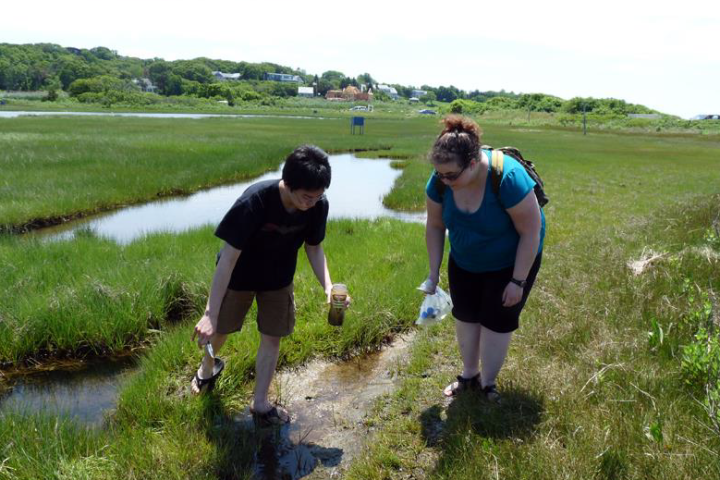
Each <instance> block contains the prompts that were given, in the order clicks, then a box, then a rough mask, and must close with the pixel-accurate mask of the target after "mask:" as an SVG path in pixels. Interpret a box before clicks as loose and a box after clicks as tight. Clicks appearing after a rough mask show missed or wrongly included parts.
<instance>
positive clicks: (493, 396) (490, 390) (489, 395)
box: [482, 385, 502, 404]
mask: <svg viewBox="0 0 720 480" xmlns="http://www.w3.org/2000/svg"><path fill="white" fill-rule="evenodd" d="M482 393H483V395H485V399H486V400H487V401H488V402H492V403H498V404H499V403H501V400H502V397H501V395H500V392H498V391H497V387H496V386H495V385H488V386H486V387H483V389H482Z"/></svg>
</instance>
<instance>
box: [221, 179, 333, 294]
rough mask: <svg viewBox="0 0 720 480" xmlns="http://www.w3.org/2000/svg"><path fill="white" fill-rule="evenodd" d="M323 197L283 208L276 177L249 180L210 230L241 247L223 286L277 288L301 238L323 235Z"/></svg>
mask: <svg viewBox="0 0 720 480" xmlns="http://www.w3.org/2000/svg"><path fill="white" fill-rule="evenodd" d="M328 207H329V204H328V201H327V199H326V198H325V197H323V198H321V199H320V200H319V201H318V202H317V203H316V204H315V205H314V206H313V207H312V208H310V209H308V210H306V211H300V210H297V211H295V212H292V213H289V212H288V211H287V210H285V207H284V206H283V204H282V200H281V199H280V181H279V180H267V181H264V182H258V183H256V184H254V185H251V186H249V187H248V188H247V190H245V192H243V194H242V196H241V197H240V198H238V199H237V201H236V202H235V205H233V206H232V208H231V209H230V210H229V211H228V213H226V214H225V217H224V218H223V219H222V221H221V222H220V225H218V227H217V230H215V235H216V236H217V237H219V238H221V239H223V240H225V241H226V242H227V243H229V244H230V245H231V246H233V247H235V248H237V249H238V250H242V253H241V254H240V257H239V258H238V262H237V264H236V265H235V269H234V270H233V273H232V277H231V278H230V284H229V285H228V288H230V289H231V290H250V291H262V290H278V289H281V288H284V287H287V286H288V285H290V284H291V283H292V281H293V277H294V276H295V268H296V266H297V252H298V250H299V249H300V247H301V246H302V244H303V242H304V243H307V244H308V245H318V244H319V243H320V242H322V241H323V240H324V239H325V225H326V223H327V215H328Z"/></svg>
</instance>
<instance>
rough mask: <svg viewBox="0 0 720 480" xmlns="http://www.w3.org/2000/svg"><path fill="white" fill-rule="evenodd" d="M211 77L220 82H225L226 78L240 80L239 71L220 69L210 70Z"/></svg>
mask: <svg viewBox="0 0 720 480" xmlns="http://www.w3.org/2000/svg"><path fill="white" fill-rule="evenodd" d="M212 74H213V77H215V79H216V80H220V81H221V82H227V81H228V80H240V76H241V75H240V74H239V73H223V72H221V71H216V72H212Z"/></svg>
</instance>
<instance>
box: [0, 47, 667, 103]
mask: <svg viewBox="0 0 720 480" xmlns="http://www.w3.org/2000/svg"><path fill="white" fill-rule="evenodd" d="M214 72H223V73H233V74H239V78H238V79H232V80H226V79H223V78H218V76H217V75H216V74H215V73H214ZM267 73H281V74H288V75H293V76H297V77H299V79H300V80H301V81H302V82H303V83H304V85H306V86H314V88H315V92H316V94H317V95H321V96H322V95H325V94H326V93H327V92H328V91H329V90H338V89H343V88H345V87H347V86H349V85H353V86H357V87H361V86H365V87H366V88H373V91H374V93H375V98H376V99H377V100H380V101H383V100H385V101H389V100H391V99H390V97H389V96H387V95H386V94H384V93H383V92H380V91H379V90H378V89H377V85H378V83H381V82H380V81H378V80H377V79H375V78H374V77H373V76H372V75H370V74H369V73H362V74H360V75H358V76H357V77H349V76H346V75H345V74H344V73H342V72H339V71H334V70H329V71H326V72H323V73H321V74H319V75H317V74H308V73H306V72H305V71H303V70H297V69H293V68H290V67H286V66H283V65H277V64H274V63H250V62H233V61H228V60H214V59H209V58H204V57H201V58H195V59H192V60H175V61H165V60H163V59H161V58H152V59H141V58H135V57H126V56H122V55H119V54H118V53H117V52H116V51H114V50H110V49H109V48H106V47H95V48H91V49H79V48H72V47H62V46H60V45H55V44H47V43H43V44H32V45H27V44H26V45H14V44H7V43H3V44H0V91H2V90H5V91H21V92H31V91H46V92H47V95H46V96H45V97H44V99H45V100H50V101H54V100H56V99H57V98H58V93H59V92H66V93H67V94H68V95H69V96H70V97H71V98H72V99H74V100H76V101H78V102H81V103H88V104H101V105H104V106H112V105H117V104H122V105H129V106H146V105H152V104H156V103H159V102H161V101H162V98H163V97H164V98H165V99H166V100H169V99H174V100H176V101H178V102H182V101H185V100H186V101H188V102H190V101H192V99H211V100H214V101H222V102H227V104H228V105H231V106H232V105H235V104H242V103H253V104H259V105H273V104H275V102H277V101H281V99H283V98H289V97H294V96H297V94H298V88H297V87H298V83H295V82H278V81H269V80H264V78H265V75H266V74H267ZM389 86H390V87H393V88H395V90H396V91H397V92H398V95H399V97H400V98H404V99H410V98H411V96H412V92H413V90H416V89H417V87H415V86H411V85H397V84H392V85H389ZM419 89H420V90H423V91H424V92H425V95H423V96H422V97H421V98H420V99H419V101H421V102H423V103H425V104H428V105H434V102H442V103H449V104H450V107H449V110H450V111H452V112H456V113H466V114H483V113H485V112H488V111H505V110H518V111H528V112H547V113H568V114H575V113H579V112H582V111H583V109H584V110H585V111H586V112H588V113H596V114H615V115H627V114H630V113H636V114H638V113H639V114H646V113H657V112H655V111H654V110H651V109H649V108H647V107H645V106H642V105H634V104H630V103H627V102H625V101H623V100H617V99H593V98H573V99H570V100H563V99H561V98H558V97H554V96H551V95H545V94H541V93H533V94H515V93H513V92H505V91H500V92H492V91H487V92H481V91H479V90H473V91H470V92H466V91H464V90H461V89H458V88H456V87H454V86H452V85H450V86H442V85H441V86H439V87H432V86H429V85H422V86H420V87H419Z"/></svg>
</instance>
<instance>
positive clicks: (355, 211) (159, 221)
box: [32, 154, 425, 244]
mask: <svg viewBox="0 0 720 480" xmlns="http://www.w3.org/2000/svg"><path fill="white" fill-rule="evenodd" d="M390 164H391V160H387V159H366V158H357V157H356V156H355V155H352V154H342V155H331V156H330V166H331V168H332V183H331V185H330V188H329V189H328V190H327V192H326V195H327V197H328V201H329V202H330V213H329V217H330V218H331V219H337V218H361V219H370V220H372V219H376V218H379V217H389V218H397V219H400V220H404V221H410V222H424V221H425V214H424V213H405V212H397V211H395V210H390V209H389V208H386V207H385V206H384V205H383V204H382V197H383V196H384V195H386V194H387V193H388V192H389V191H390V189H391V188H392V186H393V184H394V183H395V180H396V179H397V177H398V176H399V175H400V173H401V171H400V170H397V169H393V168H391V166H390ZM281 171H282V166H280V168H278V169H277V170H275V171H273V172H270V173H266V174H265V175H262V176H261V177H259V178H255V179H253V180H250V181H247V182H242V183H237V184H234V185H229V186H222V187H215V188H211V189H208V190H204V191H200V192H197V193H195V194H192V195H190V196H187V197H180V198H170V199H164V200H157V201H154V202H150V203H147V204H145V205H138V206H133V207H126V208H122V209H120V210H116V211H113V212H108V213H103V214H100V215H96V216H93V217H87V218H83V219H81V220H77V221H73V222H68V223H65V224H62V225H58V226H55V227H47V228H42V229H39V230H36V231H35V232H33V233H32V234H33V235H44V236H50V237H51V238H53V239H69V238H72V237H73V236H74V232H75V231H77V230H78V229H81V230H87V229H89V230H91V231H93V232H94V233H95V234H96V235H98V236H101V237H107V238H111V239H114V240H115V241H117V242H118V243H122V244H126V243H129V242H131V241H133V240H135V239H137V238H139V237H142V236H143V235H146V234H149V233H156V232H173V233H181V232H183V231H186V230H189V229H191V228H197V227H200V226H203V225H208V224H210V225H217V224H218V223H219V222H220V220H222V217H223V216H224V215H225V213H226V212H227V210H228V209H229V208H230V207H231V206H232V205H233V203H234V202H235V200H236V199H237V198H238V197H239V196H240V195H241V194H242V192H243V191H245V189H246V188H247V187H248V186H249V185H251V184H252V183H255V182H257V181H260V180H269V179H273V178H277V179H279V178H280V175H281Z"/></svg>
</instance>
